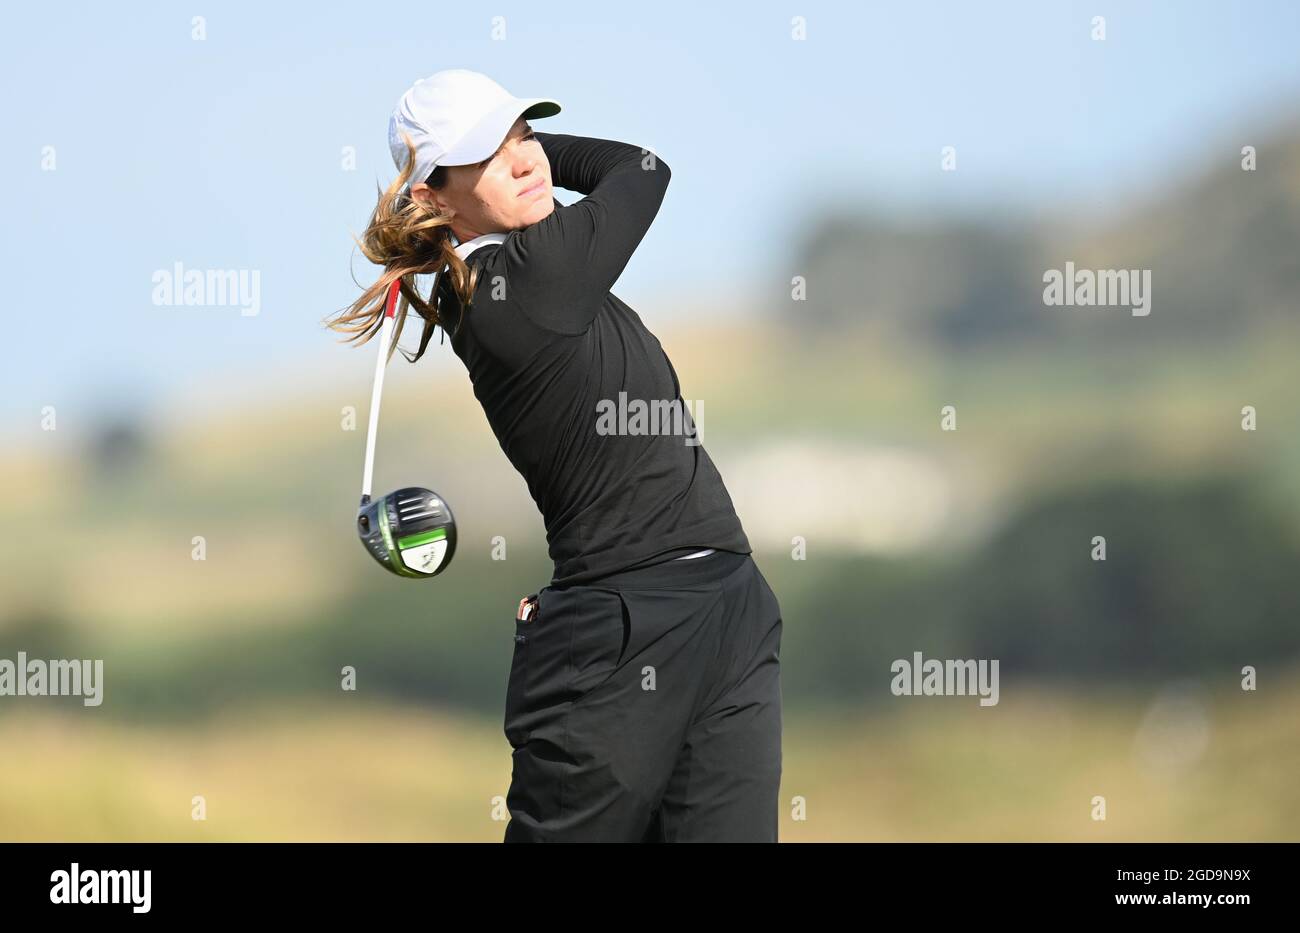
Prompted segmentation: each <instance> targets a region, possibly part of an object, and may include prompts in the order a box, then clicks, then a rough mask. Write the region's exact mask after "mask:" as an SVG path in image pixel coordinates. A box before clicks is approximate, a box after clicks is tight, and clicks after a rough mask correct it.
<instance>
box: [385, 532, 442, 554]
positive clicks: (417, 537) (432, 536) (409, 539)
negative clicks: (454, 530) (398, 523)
mask: <svg viewBox="0 0 1300 933" xmlns="http://www.w3.org/2000/svg"><path fill="white" fill-rule="evenodd" d="M445 537H447V529H446V528H435V529H433V530H432V531H420V532H417V533H415V534H413V535H407V536H406V537H405V538H398V539H397V546H398V547H399V548H401V549H402V550H403V551H405V550H406V549H407V548H408V547H419V546H420V545H421V544H428V543H429V542H430V541H437V540H439V539H440V538H445Z"/></svg>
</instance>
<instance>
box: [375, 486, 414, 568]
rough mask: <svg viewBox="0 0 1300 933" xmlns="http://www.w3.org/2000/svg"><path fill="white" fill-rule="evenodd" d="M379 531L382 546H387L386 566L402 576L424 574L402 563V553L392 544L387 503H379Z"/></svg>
mask: <svg viewBox="0 0 1300 933" xmlns="http://www.w3.org/2000/svg"><path fill="white" fill-rule="evenodd" d="M378 511H379V532H380V534H382V535H383V536H384V546H385V547H386V548H388V566H389V567H391V568H392V569H393V571H394V572H395V573H399V574H401V575H402V576H404V577H422V576H424V574H422V573H416V572H415V571H414V570H412V569H411V568H410V567H408V566H406V564H404V563H402V555H401V554H399V553H398V551H397V548H396V547H395V546H394V545H393V530H392V529H391V528H389V527H388V503H387V502H381V503H380V504H379V510H378Z"/></svg>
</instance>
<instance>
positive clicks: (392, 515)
mask: <svg viewBox="0 0 1300 933" xmlns="http://www.w3.org/2000/svg"><path fill="white" fill-rule="evenodd" d="M401 284H402V283H401V279H398V280H396V281H395V282H393V285H392V287H391V288H390V289H389V290H388V303H387V306H386V307H385V309H384V322H383V324H382V325H381V326H380V330H379V362H378V364H377V365H376V366H375V387H374V392H373V393H372V394H371V396H370V428H369V431H368V432H367V434H366V469H365V474H364V476H363V478H362V480H361V505H360V506H359V507H358V509H357V534H358V535H359V536H360V538H361V543H362V545H363V546H364V547H365V549H366V551H367V552H368V553H369V554H370V555H371V556H372V557H373V558H374V559H375V560H377V561H379V563H380V565H381V566H382V567H384V568H386V569H387V570H390V571H392V572H393V573H395V574H397V575H398V576H400V577H424V578H428V577H436V576H437V575H438V574H440V573H441V572H442V571H443V570H445V569H446V568H447V565H448V564H450V563H451V558H452V556H453V555H454V554H455V553H456V520H455V518H453V517H452V514H451V508H450V507H449V506H448V505H447V503H446V501H445V500H444V499H443V498H442V497H441V496H439V495H438V494H437V493H436V492H434V491H433V490H431V489H425V488H424V487H423V486H404V487H403V488H401V489H398V490H396V491H395V492H390V493H388V494H387V495H384V496H380V497H379V498H378V499H374V500H372V499H371V498H370V485H371V480H372V478H373V474H374V466H375V436H376V433H377V431H378V428H379V401H380V398H381V396H382V395H383V391H384V369H385V368H386V365H387V362H388V348H389V346H390V345H391V343H392V339H393V328H394V318H395V312H396V310H397V298H398V295H399V294H400V292H401Z"/></svg>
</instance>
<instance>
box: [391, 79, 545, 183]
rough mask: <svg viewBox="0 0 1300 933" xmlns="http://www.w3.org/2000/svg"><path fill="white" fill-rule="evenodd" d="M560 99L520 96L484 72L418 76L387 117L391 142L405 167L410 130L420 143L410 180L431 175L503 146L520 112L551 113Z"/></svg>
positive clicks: (399, 166)
mask: <svg viewBox="0 0 1300 933" xmlns="http://www.w3.org/2000/svg"><path fill="white" fill-rule="evenodd" d="M559 112H560V105H559V104H558V103H557V102H556V101H553V100H550V99H549V98H545V97H515V96H514V95H512V94H510V93H509V92H508V91H507V90H506V89H505V88H503V87H502V86H501V85H499V84H497V83H496V82H495V81H493V80H492V79H491V78H489V77H488V76H487V75H485V74H480V73H479V72H477V71H467V70H466V69H464V68H452V69H449V70H447V71H439V72H438V73H436V74H433V75H430V76H429V77H427V78H421V79H420V80H419V81H416V82H415V83H414V84H413V85H411V87H410V88H409V89H408V90H407V92H406V93H405V94H403V95H402V97H401V99H400V100H399V101H398V102H397V107H396V109H394V110H393V115H392V117H391V118H390V119H389V121H388V148H389V149H390V150H391V151H392V153H393V163H394V164H395V165H396V166H397V170H398V171H399V172H400V171H401V170H402V169H403V168H404V167H405V165H406V156H407V154H406V142H405V141H404V140H403V139H402V133H403V132H406V133H408V134H409V135H410V137H411V142H413V143H415V171H413V172H412V173H411V177H410V179H409V180H408V181H407V185H406V187H407V190H409V189H410V186H411V185H414V184H419V183H420V182H422V181H427V180H428V178H429V175H430V174H431V173H432V172H433V170H434V169H435V168H437V167H438V166H439V165H473V164H475V163H477V162H482V161H483V160H484V159H486V158H487V157H488V156H490V155H492V153H494V152H496V151H497V149H499V148H500V146H501V143H502V142H504V141H505V138H506V134H507V133H509V132H510V128H511V127H512V126H514V125H515V121H516V120H518V119H519V118H520V117H523V118H524V119H529V120H531V119H536V118H538V117H552V116H555V114H557V113H559Z"/></svg>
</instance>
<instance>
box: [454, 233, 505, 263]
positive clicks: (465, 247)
mask: <svg viewBox="0 0 1300 933" xmlns="http://www.w3.org/2000/svg"><path fill="white" fill-rule="evenodd" d="M506 236H507V234H505V233H485V234H483V235H482V236H476V237H474V239H472V240H466V241H465V242H464V243H459V244H457V245H456V255H457V256H459V257H460V258H461V261H462V262H464V261H465V259H466V257H468V256H469V254H470V253H472V252H474V250H476V249H478V248H479V247H480V246H488V245H490V244H492V243H502V242H504V241H505V238H506Z"/></svg>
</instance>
